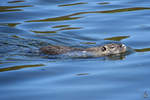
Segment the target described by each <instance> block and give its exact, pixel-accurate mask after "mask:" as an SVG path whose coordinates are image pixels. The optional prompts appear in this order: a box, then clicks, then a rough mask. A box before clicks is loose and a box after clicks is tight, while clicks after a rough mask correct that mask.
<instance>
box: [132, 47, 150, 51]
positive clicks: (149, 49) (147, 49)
mask: <svg viewBox="0 0 150 100" xmlns="http://www.w3.org/2000/svg"><path fill="white" fill-rule="evenodd" d="M134 50H135V51H136V52H149V51H150V48H143V49H134Z"/></svg>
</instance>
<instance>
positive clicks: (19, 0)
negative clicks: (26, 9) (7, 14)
mask: <svg viewBox="0 0 150 100" xmlns="http://www.w3.org/2000/svg"><path fill="white" fill-rule="evenodd" d="M19 2H25V1H23V0H16V1H9V2H8V3H19Z"/></svg>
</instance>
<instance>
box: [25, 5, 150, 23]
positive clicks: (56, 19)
mask: <svg viewBox="0 0 150 100" xmlns="http://www.w3.org/2000/svg"><path fill="white" fill-rule="evenodd" d="M149 9H150V8H146V7H135V8H124V9H115V10H106V11H90V12H78V13H74V14H70V15H67V16H60V17H55V18H46V19H41V20H29V21H26V22H48V21H65V20H76V19H80V18H82V17H73V16H77V15H82V14H90V13H119V12H128V11H138V10H149Z"/></svg>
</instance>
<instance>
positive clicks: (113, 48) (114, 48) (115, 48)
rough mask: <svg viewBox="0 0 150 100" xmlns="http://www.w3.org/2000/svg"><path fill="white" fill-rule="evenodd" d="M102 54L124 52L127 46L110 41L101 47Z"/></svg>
mask: <svg viewBox="0 0 150 100" xmlns="http://www.w3.org/2000/svg"><path fill="white" fill-rule="evenodd" d="M101 51H102V54H104V55H112V54H119V53H124V52H126V51H127V47H126V46H125V45H124V44H117V43H110V44H106V45H104V46H102V47H101Z"/></svg>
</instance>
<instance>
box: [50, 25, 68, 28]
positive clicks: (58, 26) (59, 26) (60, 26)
mask: <svg viewBox="0 0 150 100" xmlns="http://www.w3.org/2000/svg"><path fill="white" fill-rule="evenodd" d="M69 26H70V25H57V26H53V27H52V28H62V27H69Z"/></svg>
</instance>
